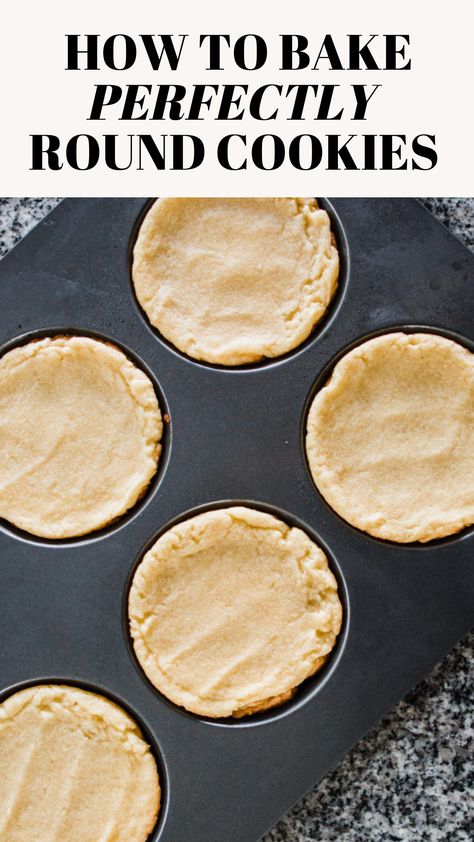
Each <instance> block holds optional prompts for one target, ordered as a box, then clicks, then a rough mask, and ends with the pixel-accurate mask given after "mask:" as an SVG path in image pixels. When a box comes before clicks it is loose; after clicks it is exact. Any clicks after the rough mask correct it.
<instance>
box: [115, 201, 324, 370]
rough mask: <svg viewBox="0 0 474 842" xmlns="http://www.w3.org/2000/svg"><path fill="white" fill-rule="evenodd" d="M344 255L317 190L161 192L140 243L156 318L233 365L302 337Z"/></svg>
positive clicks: (136, 275)
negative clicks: (283, 195) (260, 194)
mask: <svg viewBox="0 0 474 842" xmlns="http://www.w3.org/2000/svg"><path fill="white" fill-rule="evenodd" d="M338 272H339V257H338V252H337V249H336V248H335V246H334V245H333V243H332V237H331V229H330V222H329V217H328V215H327V213H326V211H324V210H321V209H319V208H318V205H317V202H316V201H315V200H314V199H262V198H260V199H252V198H250V199H235V198H233V199H220V198H207V199H170V198H165V199H159V200H157V201H156V202H155V203H154V204H153V206H152V207H151V209H150V210H149V211H148V214H147V215H146V217H145V219H144V221H143V223H142V225H141V228H140V230H139V233H138V237H137V241H136V243H135V248H134V253H133V269H132V277H133V283H134V286H135V291H136V295H137V298H138V301H139V303H140V305H141V306H142V308H143V310H144V311H145V313H146V314H147V316H148V318H149V320H150V322H151V324H152V325H154V327H156V328H157V329H158V330H159V331H160V333H161V334H162V335H163V336H164V337H165V338H166V339H168V340H169V341H170V342H172V343H173V345H175V346H176V347H177V348H179V350H180V351H183V352H184V353H185V354H188V355H189V356H190V357H194V358H195V359H198V360H205V361H207V362H209V363H219V364H221V365H226V366H234V365H241V364H243V363H253V362H257V361H258V360H261V359H263V358H265V357H278V356H280V355H281V354H285V353H286V352H287V351H291V350H292V349H293V348H296V347H297V346H298V345H300V344H301V342H303V341H304V340H305V339H306V338H307V337H308V336H309V334H310V333H311V331H312V330H313V328H314V326H315V325H316V324H317V322H318V321H319V320H320V319H321V318H322V316H323V315H324V313H325V312H326V309H327V307H328V305H329V303H330V301H331V298H332V297H333V295H334V292H335V290H336V286H337V278H338Z"/></svg>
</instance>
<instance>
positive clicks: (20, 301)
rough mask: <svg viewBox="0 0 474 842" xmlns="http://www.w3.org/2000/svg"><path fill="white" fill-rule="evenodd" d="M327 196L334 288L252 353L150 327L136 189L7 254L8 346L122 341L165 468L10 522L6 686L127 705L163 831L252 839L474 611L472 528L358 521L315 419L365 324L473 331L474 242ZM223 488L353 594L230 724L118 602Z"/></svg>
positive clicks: (0, 582)
mask: <svg viewBox="0 0 474 842" xmlns="http://www.w3.org/2000/svg"><path fill="white" fill-rule="evenodd" d="M321 203H322V204H323V206H324V207H325V208H326V209H327V210H328V212H329V214H330V216H331V220H332V226H333V230H334V232H335V234H336V237H337V239H338V243H339V249H340V252H341V256H342V267H341V277H340V286H339V291H338V294H337V296H336V299H335V301H334V302H333V305H332V307H331V308H330V311H329V312H328V314H327V316H326V318H325V319H324V320H323V322H322V323H321V324H320V325H319V326H318V327H317V328H316V330H315V332H314V333H313V335H312V336H311V337H310V339H308V340H307V341H306V342H305V343H304V345H302V346H300V348H298V349H297V350H296V351H294V352H292V353H290V354H288V355H286V356H285V357H284V358H282V359H280V360H273V361H267V362H264V363H262V364H258V365H253V366H247V367H242V368H240V369H224V368H222V367H217V366H211V365H206V364H200V363H198V362H195V361H192V360H190V359H188V358H186V357H185V356H184V355H182V354H180V353H179V352H177V351H176V350H175V349H173V348H172V347H171V346H170V345H168V344H167V343H166V342H165V341H164V340H162V339H161V338H160V336H159V334H158V333H157V332H155V331H154V330H153V329H152V328H151V327H150V326H149V324H148V322H147V319H146V317H145V316H144V314H143V313H142V312H141V310H140V308H139V306H138V304H137V302H136V300H135V297H134V293H133V289H132V285H131V281H130V247H131V243H132V242H133V237H134V232H135V230H136V225H137V220H139V219H140V217H141V214H142V213H143V210H144V208H145V206H146V205H145V202H144V200H142V199H90V200H89V199H87V200H83V199H72V200H67V201H64V202H62V203H61V204H60V205H59V206H58V207H57V208H56V209H55V210H54V211H53V212H52V213H51V214H50V215H49V216H48V217H47V218H46V219H45V220H44V221H43V222H42V223H41V224H39V225H38V226H37V227H36V228H35V230H34V231H33V232H32V233H31V234H29V235H28V236H27V237H26V238H25V240H24V241H23V242H22V243H21V244H20V245H19V246H18V247H16V248H15V249H14V250H13V251H12V252H11V253H10V254H8V255H7V257H6V258H5V259H4V260H2V262H1V264H0V342H1V343H2V345H1V349H0V350H1V352H4V351H5V350H6V349H8V348H10V347H11V346H12V344H15V343H18V342H23V341H26V340H28V339H29V338H31V337H34V336H41V335H55V334H57V333H62V334H64V333H82V332H84V333H89V334H91V335H93V336H97V337H99V338H106V339H111V340H113V341H114V342H116V343H117V344H118V345H119V346H120V347H122V348H123V349H124V350H125V351H126V353H128V354H129V356H130V357H131V358H132V359H134V360H135V361H136V362H137V363H138V364H139V365H140V366H142V367H143V368H144V369H145V370H146V371H147V372H148V373H149V374H150V375H151V376H152V378H153V381H154V383H155V387H156V389H157V393H158V396H159V399H160V402H161V405H162V408H163V410H164V412H166V413H167V414H168V415H169V419H170V420H169V423H168V424H167V429H166V433H165V440H164V453H163V457H162V460H161V465H160V469H159V472H158V475H157V478H156V480H155V482H154V483H152V486H151V488H150V490H149V492H148V493H147V495H146V496H145V497H144V498H143V499H142V500H141V501H140V502H139V503H138V505H137V506H136V507H135V508H134V509H133V510H132V511H131V512H130V513H129V514H128V515H127V516H126V517H124V518H122V519H121V520H119V521H118V522H117V523H115V524H113V525H112V526H111V527H109V528H108V529H105V530H103V531H101V532H97V533H92V534H90V535H89V536H87V537H86V538H81V539H76V540H69V541H54V542H53V541H46V540H41V539H37V538H34V537H33V536H30V535H27V534H26V533H22V532H20V531H19V530H16V529H14V528H13V527H12V526H10V525H9V524H8V523H6V522H1V523H0V693H1V695H0V699H2V698H5V697H6V696H7V695H8V694H9V693H11V692H13V691H14V690H15V689H17V688H18V687H20V686H24V685H25V684H27V683H33V682H49V681H61V682H65V683H72V684H78V685H80V686H83V687H85V688H89V689H91V690H94V691H98V692H102V693H104V694H105V695H108V696H110V697H111V698H113V699H114V700H116V701H118V702H119V703H120V704H122V705H123V706H124V707H126V708H127V709H128V710H130V711H131V712H132V714H133V715H134V716H135V717H136V718H137V720H138V721H139V722H140V723H141V725H142V727H143V729H144V731H145V733H146V735H147V737H148V739H149V740H150V742H151V744H152V746H153V750H154V752H155V753H156V757H157V760H158V763H159V765H160V769H161V777H162V781H163V785H164V804H163V808H162V812H161V815H160V818H159V822H158V825H157V827H156V829H155V831H154V832H153V833H152V835H151V837H150V839H151V840H153V842H156V840H158V839H159V840H160V842H257V840H258V839H259V838H260V837H261V836H262V835H263V834H264V833H265V831H266V830H267V829H268V828H269V827H270V826H272V825H273V824H274V823H275V822H276V821H277V820H278V818H279V817H280V816H281V815H282V814H283V813H284V812H285V811H287V810H288V808H289V807H290V806H291V805H292V804H293V803H294V802H295V801H296V800H297V799H298V798H300V797H301V796H302V795H303V793H304V792H305V791H306V790H307V789H308V788H310V787H311V786H313V785H314V784H315V782H316V781H317V780H318V779H319V778H321V777H322V776H323V775H324V774H325V773H326V772H327V771H328V770H329V769H331V768H332V767H334V766H335V765H336V764H337V762H338V761H339V760H340V758H341V757H342V756H343V754H344V753H345V752H347V751H348V749H349V748H350V747H351V746H352V745H353V744H354V743H355V742H356V740H358V739H359V738H360V737H361V736H362V735H363V734H364V733H365V732H366V731H367V730H368V729H369V728H371V727H372V726H373V725H374V723H375V722H377V720H379V719H380V718H381V717H382V715H383V714H385V713H386V711H387V710H388V709H389V708H391V707H392V706H393V705H394V704H395V703H396V702H397V701H398V700H399V699H400V698H401V697H402V696H403V695H404V694H405V693H407V691H408V690H409V689H410V688H412V687H413V685H414V684H415V683H416V682H417V681H418V680H419V679H420V678H421V676H422V675H423V674H424V673H425V672H427V670H429V669H430V668H431V667H432V666H433V665H434V664H435V663H436V662H437V661H439V660H440V658H441V657H442V656H443V655H444V653H445V652H446V651H447V650H448V649H449V648H450V647H451V646H453V644H454V643H455V642H456V641H457V640H458V639H459V638H460V637H461V636H462V635H464V634H465V633H466V632H467V631H468V629H469V628H470V626H471V625H472V620H473V614H474V609H473V606H474V574H473V564H474V534H473V531H474V530H472V529H467V530H465V531H464V532H463V533H460V534H459V535H455V536H452V537H451V538H448V539H444V540H441V541H434V542H431V543H428V544H425V545H416V544H413V545H397V544H393V543H390V542H387V541H380V540H377V539H375V538H372V537H370V536H368V535H366V534H363V533H361V532H359V531H358V530H356V529H354V528H352V527H351V526H350V525H348V524H347V523H345V522H344V521H343V520H342V519H341V518H339V517H338V516H337V515H336V514H335V513H334V512H333V511H332V510H331V509H330V508H329V507H328V505H327V504H326V503H325V502H324V500H323V499H322V497H321V496H320V495H319V494H318V492H317V490H316V488H315V486H314V484H313V482H312V480H311V477H310V475H309V472H308V468H307V465H306V460H305V454H304V447H303V433H304V425H305V416H306V410H307V406H308V401H309V400H310V398H311V396H312V395H313V393H314V389H315V388H317V387H318V386H321V385H322V384H323V382H324V381H325V379H326V378H327V377H328V376H329V374H330V372H331V368H332V366H333V365H334V363H335V361H336V360H337V359H338V358H339V356H340V355H341V353H342V352H343V351H344V350H346V349H348V348H350V347H352V346H353V345H354V344H356V343H358V342H360V341H361V340H363V339H365V338H368V337H370V336H373V335H374V334H376V333H379V332H384V331H388V330H391V329H393V328H396V329H400V328H401V329H407V330H413V329H422V330H426V329H429V330H433V331H439V332H440V333H442V334H446V335H448V336H452V337H453V338H455V339H457V340H458V341H459V342H461V343H463V344H465V345H466V346H467V347H469V348H471V349H472V347H473V346H472V343H473V341H474V258H473V256H472V255H470V254H469V252H468V251H467V250H466V249H465V248H464V246H462V245H461V244H460V243H459V242H458V241H457V240H456V239H455V238H454V237H453V236H451V235H450V234H449V233H448V232H447V231H446V230H445V229H444V228H443V227H442V226H441V225H440V224H439V223H438V222H436V221H435V220H434V219H433V218H432V217H431V215H430V214H429V213H428V212H427V211H425V210H424V209H423V208H422V207H421V205H419V204H418V203H417V202H416V201H415V200H404V199H367V200H365V199H364V200H362V199H338V200H335V201H333V202H329V201H322V202H321ZM0 388H1V384H0ZM223 502H224V503H225V504H228V503H235V502H242V503H250V504H251V505H254V506H256V507H261V508H262V509H265V510H268V511H271V512H274V513H276V514H277V515H280V516H281V517H282V518H283V519H284V520H286V521H288V522H289V523H296V524H299V525H301V526H302V527H303V528H304V529H305V530H306V531H307V532H308V533H309V534H310V535H311V536H313V537H314V538H315V539H316V540H317V541H318V542H319V543H320V544H321V545H322V546H323V547H324V548H325V550H326V551H327V554H328V557H329V559H330V562H331V565H332V568H333V570H334V572H335V574H336V576H337V577H338V580H339V586H340V591H341V596H342V600H343V602H344V609H345V619H344V625H343V630H342V633H341V635H340V638H339V641H338V644H337V647H336V649H335V651H334V652H333V654H332V656H331V657H330V659H329V660H328V662H327V664H326V666H325V668H324V669H323V670H322V671H321V672H320V673H318V674H317V676H315V677H314V678H312V679H310V680H308V681H307V682H306V683H305V684H304V685H302V687H301V688H300V690H299V691H298V693H297V694H296V696H295V697H294V699H293V700H292V701H291V702H289V703H287V704H286V705H285V706H283V707H281V708H277V709H274V710H273V711H268V712H266V713H265V714H261V715H259V716H255V717H253V718H248V719H245V720H236V721H227V720H224V721H219V720H217V721H211V720H206V719H202V718H200V717H197V716H194V715H192V714H188V713H186V712H185V711H183V710H181V709H179V708H177V707H175V706H174V705H172V704H171V703H170V702H168V701H167V700H165V699H164V698H163V697H162V696H161V695H160V694H159V693H158V692H157V691H156V690H155V689H154V688H153V687H152V686H151V685H150V684H149V683H148V681H147V680H146V678H145V677H144V675H143V673H142V671H141V669H140V668H139V666H138V664H137V662H136V661H135V658H134V656H133V652H132V647H131V643H130V639H129V635H128V629H127V619H126V610H125V605H126V599H127V591H128V587H129V584H130V579H131V575H132V574H133V571H134V569H135V566H136V564H137V563H138V561H139V560H140V558H141V556H142V554H143V551H144V549H145V548H146V547H147V546H148V545H149V543H150V541H151V540H152V539H153V538H154V537H156V535H157V534H159V532H160V531H162V530H163V529H164V528H166V526H167V525H169V524H171V523H173V522H175V521H176V520H178V519H180V518H182V517H183V516H186V515H187V514H189V512H195V511H196V510H200V509H203V508H204V509H205V508H208V507H210V506H215V505H218V504H219V503H220V504H222V503H223ZM0 765H1V759H0Z"/></svg>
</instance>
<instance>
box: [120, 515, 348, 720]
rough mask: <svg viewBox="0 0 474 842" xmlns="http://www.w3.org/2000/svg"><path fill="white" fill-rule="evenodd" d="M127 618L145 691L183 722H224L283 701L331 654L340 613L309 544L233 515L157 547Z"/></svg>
mask: <svg viewBox="0 0 474 842" xmlns="http://www.w3.org/2000/svg"><path fill="white" fill-rule="evenodd" d="M129 616H130V628H131V634H132V637H133V642H134V648H135V652H136V655H137V658H138V660H139V662H140V664H141V666H142V668H143V669H144V671H145V673H146V675H147V676H148V678H149V679H150V681H151V682H152V683H153V684H154V685H155V687H157V689H158V690H160V691H161V692H162V693H163V694H164V695H165V696H167V697H168V698H169V699H171V700H172V701H173V702H175V703H176V704H178V705H182V706H183V707H185V708H186V709H187V710H189V711H192V712H194V713H197V714H201V715H204V716H210V717H223V716H243V715H245V714H249V713H254V712H257V711H261V710H265V709H267V708H270V707H273V706H274V705H277V704H281V702H283V701H286V700H287V699H289V698H290V697H291V696H292V695H293V693H294V692H295V689H296V688H297V686H298V685H299V684H300V683H301V682H302V681H304V680H305V679H306V678H308V676H310V675H313V673H315V672H316V671H317V670H318V669H319V668H320V667H321V666H322V665H323V663H324V662H325V660H326V658H327V656H328V655H329V653H330V652H331V650H332V648H333V646H334V644H335V641H336V637H337V634H338V633H339V630H340V627H341V618H342V608H341V603H340V600H339V597H338V593H337V584H336V580H335V578H334V576H333V574H332V573H331V571H330V570H329V567H328V562H327V558H326V556H325V554H324V553H323V551H322V550H321V549H320V548H319V547H318V546H317V545H316V544H315V543H314V541H312V540H311V539H310V538H309V537H308V536H307V535H306V534H305V533H304V532H303V531H302V530H301V529H297V528H290V527H289V526H288V525H287V524H286V523H284V522H283V521H282V520H279V519H278V518H276V517H273V516H272V515H269V514H266V513H264V512H261V511H257V510H255V509H250V508H246V507H243V506H233V507H230V508H227V509H217V510H214V511H208V512H205V513H204V514H200V515H197V516H195V517H192V518H190V519H189V520H185V521H183V522H181V523H179V524H177V525H176V526H173V527H172V528H171V529H169V530H168V531H167V532H165V533H164V534H163V535H162V536H161V537H160V538H159V539H158V540H157V541H156V543H155V544H154V545H153V546H152V548H151V549H150V550H149V551H148V552H147V553H146V555H145V556H144V558H143V560H142V562H141V563H140V565H139V566H138V568H137V570H136V573H135V576H134V579H133V583H132V587H131V590H130V596H129Z"/></svg>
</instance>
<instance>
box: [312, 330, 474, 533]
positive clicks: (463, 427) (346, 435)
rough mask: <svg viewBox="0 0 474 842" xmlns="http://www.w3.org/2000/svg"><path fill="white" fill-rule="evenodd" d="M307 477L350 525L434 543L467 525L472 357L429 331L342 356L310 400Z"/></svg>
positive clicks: (473, 424) (381, 340)
mask: <svg viewBox="0 0 474 842" xmlns="http://www.w3.org/2000/svg"><path fill="white" fill-rule="evenodd" d="M306 447H307V453H308V460H309V466H310V469H311V473H312V475H313V478H314V481H315V483H316V485H317V487H318V488H319V490H320V492H321V494H322V495H323V496H324V497H325V498H326V500H327V501H328V503H329V504H330V506H332V507H333V509H335V511H336V512H338V513H339V514H340V515H341V516H342V517H343V518H345V520H347V521H348V522H349V523H351V524H353V526H356V527H358V528H359V529H363V530H364V531H365V532H368V533H370V534H371V535H375V536H376V537H378V538H385V539H390V540H392V541H399V542H408V541H431V540H432V539H433V538H442V537H444V536H446V535H452V534H453V533H455V532H458V531H459V530H460V529H463V527H465V526H468V525H470V524H472V523H473V522H474V355H473V354H471V353H470V352H469V351H467V350H466V349H465V348H463V347H462V346H461V345H459V344H458V343H457V342H453V341H452V340H450V339H445V338H444V337H442V336H438V335H435V334H430V333H418V334H417V333H412V334H404V333H390V334H386V335H384V336H379V337H377V338H376V339H370V340H369V341H368V342H364V343H363V344H362V345H359V346H358V347H357V348H355V349H354V350H352V351H350V352H349V353H348V354H346V355H345V356H344V357H343V358H342V359H341V360H340V361H339V362H338V363H337V365H336V367H335V369H334V372H333V374H332V376H331V378H330V380H329V382H328V383H327V384H326V386H324V388H323V389H321V391H320V392H318V394H317V395H316V397H315V398H314V401H313V403H312V406H311V409H310V412H309V415H308V423H307V437H306Z"/></svg>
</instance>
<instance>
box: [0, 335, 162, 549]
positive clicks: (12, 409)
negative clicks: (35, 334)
mask: <svg viewBox="0 0 474 842" xmlns="http://www.w3.org/2000/svg"><path fill="white" fill-rule="evenodd" d="M0 383H1V390H0V517H3V518H6V520H8V521H10V522H11V523H13V524H15V525H16V526H18V527H21V528H22V529H25V530H26V531H27V532H31V533H32V534H34V535H40V536H42V537H45V538H70V537H73V536H76V535H84V534H85V533H87V532H91V531H92V530H94V529H100V528H101V527H103V526H106V525H107V524H109V523H111V522H112V521H113V520H114V519H115V518H117V517H119V516H120V515H122V514H124V512H126V511H127V509H129V508H130V507H131V506H133V505H134V503H136V501H137V500H138V498H139V497H140V496H141V495H142V494H143V492H144V491H145V490H146V488H147V486H148V484H149V482H150V480H151V478H152V477H153V475H154V474H155V473H156V470H157V465H158V458H159V455H160V443H159V442H160V439H161V434H162V420H161V412H160V408H159V406H158V401H157V399H156V395H155V392H154V389H153V386H152V383H151V381H150V380H149V378H148V377H147V376H146V374H145V373H144V372H143V371H141V370H140V369H138V368H137V367H136V366H135V365H134V364H133V363H132V362H130V360H129V359H128V358H127V357H126V356H125V354H123V353H122V351H120V350H119V349H118V348H117V347H115V346H114V345H112V344H109V343H105V342H99V341H97V340H96V339H90V338H88V337H86V336H69V337H67V336H61V337H56V338H53V339H50V338H47V339H41V340H39V341H33V342H29V343H28V344H26V345H22V346H21V347H18V348H14V349H13V350H12V351H9V352H8V353H6V354H4V355H3V357H2V358H1V359H0Z"/></svg>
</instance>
